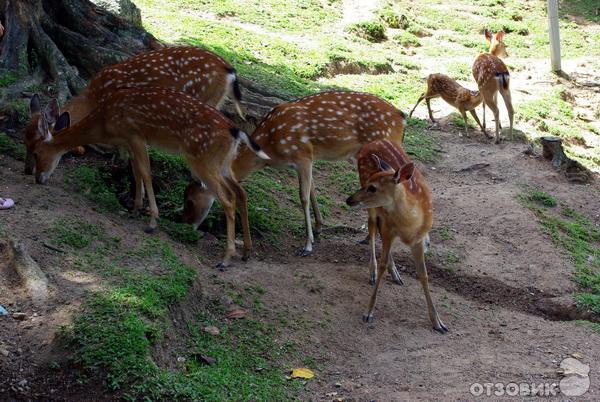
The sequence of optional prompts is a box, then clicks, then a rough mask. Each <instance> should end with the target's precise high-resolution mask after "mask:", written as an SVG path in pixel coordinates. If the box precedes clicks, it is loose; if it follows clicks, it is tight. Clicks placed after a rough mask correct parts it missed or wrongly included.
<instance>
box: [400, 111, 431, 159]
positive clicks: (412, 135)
mask: <svg viewBox="0 0 600 402" xmlns="http://www.w3.org/2000/svg"><path fill="white" fill-rule="evenodd" d="M426 127H427V122H426V121H425V120H418V119H408V126H407V127H406V130H405V132H404V143H403V147H404V149H405V150H406V153H408V154H409V155H410V156H412V157H413V158H415V159H417V160H420V161H423V162H431V161H433V160H434V159H435V158H436V156H437V154H438V151H436V147H435V142H434V140H433V138H432V137H431V136H430V135H429V134H428V133H427V131H426V129H425V128H426Z"/></svg>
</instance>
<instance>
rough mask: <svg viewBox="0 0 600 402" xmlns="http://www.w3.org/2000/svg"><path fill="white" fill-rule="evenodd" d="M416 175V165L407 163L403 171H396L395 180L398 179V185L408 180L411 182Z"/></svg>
mask: <svg viewBox="0 0 600 402" xmlns="http://www.w3.org/2000/svg"><path fill="white" fill-rule="evenodd" d="M414 173H415V164H414V163H412V162H411V163H407V164H406V165H404V166H402V169H400V170H397V171H396V173H395V174H394V179H396V183H400V182H403V181H406V180H410V179H411V178H412V177H413V174H414Z"/></svg>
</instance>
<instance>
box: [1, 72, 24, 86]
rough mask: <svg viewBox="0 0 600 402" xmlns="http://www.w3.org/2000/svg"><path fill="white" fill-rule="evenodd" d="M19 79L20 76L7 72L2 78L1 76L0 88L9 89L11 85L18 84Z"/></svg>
mask: <svg viewBox="0 0 600 402" xmlns="http://www.w3.org/2000/svg"><path fill="white" fill-rule="evenodd" d="M18 79H19V76H18V75H16V74H14V73H11V72H7V73H4V74H3V75H2V76H0V87H7V86H9V85H11V84H14V83H15V82H17V81H18Z"/></svg>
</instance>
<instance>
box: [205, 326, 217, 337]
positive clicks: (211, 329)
mask: <svg viewBox="0 0 600 402" xmlns="http://www.w3.org/2000/svg"><path fill="white" fill-rule="evenodd" d="M204 332H206V333H209V334H211V335H219V334H220V333H221V331H219V328H217V327H213V326H210V327H204Z"/></svg>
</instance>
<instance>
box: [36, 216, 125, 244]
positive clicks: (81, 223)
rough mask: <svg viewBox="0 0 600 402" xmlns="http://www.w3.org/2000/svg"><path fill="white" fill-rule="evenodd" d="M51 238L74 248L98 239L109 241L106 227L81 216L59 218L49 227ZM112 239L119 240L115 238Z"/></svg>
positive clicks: (57, 242)
mask: <svg viewBox="0 0 600 402" xmlns="http://www.w3.org/2000/svg"><path fill="white" fill-rule="evenodd" d="M48 235H49V237H50V239H51V240H52V241H53V242H54V243H56V244H57V245H63V246H68V247H70V248H74V249H82V248H85V247H88V246H89V245H91V244H92V243H94V242H96V241H100V242H108V241H111V239H109V238H108V236H107V235H106V232H105V231H104V229H103V228H102V227H100V226H97V225H94V224H91V223H89V222H87V221H86V220H84V219H81V218H59V219H57V220H56V221H54V223H53V224H52V226H51V227H50V228H49V229H48ZM112 241H116V242H118V240H115V239H113V240H112Z"/></svg>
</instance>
